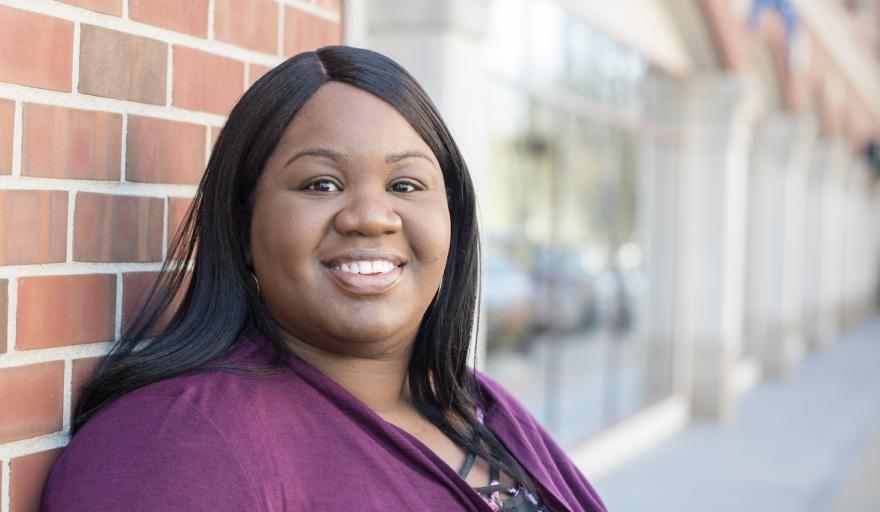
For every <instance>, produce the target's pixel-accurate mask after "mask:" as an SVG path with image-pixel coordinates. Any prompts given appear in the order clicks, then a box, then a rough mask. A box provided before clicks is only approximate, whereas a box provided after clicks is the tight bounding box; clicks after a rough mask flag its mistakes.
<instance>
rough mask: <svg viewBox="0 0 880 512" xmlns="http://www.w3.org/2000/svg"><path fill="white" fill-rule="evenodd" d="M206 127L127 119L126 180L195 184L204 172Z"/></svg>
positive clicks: (158, 120) (173, 122)
mask: <svg viewBox="0 0 880 512" xmlns="http://www.w3.org/2000/svg"><path fill="white" fill-rule="evenodd" d="M205 136H206V135H205V127H204V126H202V125H198V124H191V123H182V122H179V121H168V120H165V119H157V118H154V117H142V116H135V115H132V116H129V118H128V144H127V148H128V149H127V154H126V161H125V179H126V180H128V181H140V182H151V183H182V184H196V183H198V182H199V179H200V178H201V177H202V173H203V172H204V170H205Z"/></svg>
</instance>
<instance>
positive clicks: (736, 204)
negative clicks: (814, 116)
mask: <svg viewBox="0 0 880 512" xmlns="http://www.w3.org/2000/svg"><path fill="white" fill-rule="evenodd" d="M748 92H749V89H748V87H747V84H746V82H745V81H743V80H742V79H740V78H738V77H736V76H733V75H719V76H713V77H705V78H700V79H698V80H696V81H695V82H694V83H692V84H691V85H690V87H689V89H688V91H687V96H686V98H685V105H684V107H685V109H684V110H685V112H684V119H683V134H682V135H683V138H684V140H683V145H682V146H683V147H682V151H683V153H682V166H681V180H680V186H679V197H680V203H679V204H680V219H679V226H680V229H679V234H678V235H679V240H680V246H679V254H680V258H679V265H678V274H679V279H680V280H679V286H678V289H679V290H680V293H679V294H678V295H679V300H680V303H679V308H678V309H679V313H680V316H679V325H678V329H677V330H678V332H679V336H678V338H679V339H680V340H682V341H683V342H684V343H682V344H681V345H680V346H681V347H684V349H685V350H686V352H685V354H683V355H682V359H684V360H683V361H681V360H680V361H679V364H680V365H681V368H682V369H683V370H684V371H685V372H687V373H686V375H685V378H686V379H688V380H687V381H686V382H685V383H686V389H685V390H684V391H685V392H687V393H688V394H689V396H690V397H691V405H692V412H693V413H694V415H696V416H703V417H711V418H717V419H729V418H732V417H733V416H734V414H735V389H734V366H735V365H736V363H737V360H738V358H739V353H740V350H741V344H742V325H743V293H744V287H743V282H744V271H745V254H744V244H745V227H746V204H747V192H748V181H747V179H748V172H747V171H748V154H749V146H750V143H751V124H752V117H753V114H752V110H753V106H752V104H751V102H750V101H749V99H750V98H751V97H752V96H751V95H750V94H748Z"/></svg>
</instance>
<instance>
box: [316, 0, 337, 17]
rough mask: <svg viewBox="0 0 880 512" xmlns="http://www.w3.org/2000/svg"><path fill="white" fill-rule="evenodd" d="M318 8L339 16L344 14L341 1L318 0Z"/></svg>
mask: <svg viewBox="0 0 880 512" xmlns="http://www.w3.org/2000/svg"><path fill="white" fill-rule="evenodd" d="M318 7H320V8H321V9H327V10H328V11H333V12H335V13H337V14H338V13H341V12H342V2H340V0H318Z"/></svg>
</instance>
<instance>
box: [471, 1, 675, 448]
mask: <svg viewBox="0 0 880 512" xmlns="http://www.w3.org/2000/svg"><path fill="white" fill-rule="evenodd" d="M502 6H503V8H502ZM510 6H512V7H510ZM510 11H515V12H514V13H511V12H510ZM489 12H490V20H489V25H490V27H494V28H490V37H489V41H488V42H487V51H486V53H485V56H486V58H487V66H489V68H490V69H491V70H493V71H492V73H493V77H494V78H493V80H492V83H491V84H490V86H489V94H488V98H489V112H490V122H489V126H490V133H489V139H490V142H489V146H490V150H489V162H488V163H489V167H488V170H487V179H485V180H483V183H484V184H488V186H484V187H483V188H482V189H481V190H479V191H478V194H479V196H480V197H479V199H480V204H481V212H482V216H483V229H484V232H485V240H486V248H485V259H484V265H485V266H484V283H483V293H484V297H483V313H484V315H485V321H486V325H485V329H486V331H485V332H486V341H487V356H488V357H487V365H486V366H487V367H486V370H487V372H488V373H489V374H490V375H492V376H493V377H494V378H496V379H498V380H499V381H500V382H502V383H503V384H505V385H506V386H507V387H508V388H509V389H510V390H511V391H512V392H513V393H514V394H515V395H516V396H517V397H518V398H519V399H520V400H522V401H523V403H524V404H525V405H526V406H527V407H528V408H529V409H530V410H531V411H532V412H533V413H534V414H535V416H536V417H537V418H538V420H539V421H540V422H541V423H542V424H543V425H544V426H545V427H546V428H548V430H550V432H551V433H552V434H553V435H554V436H555V437H556V438H557V439H559V440H560V442H561V444H562V445H563V446H572V445H574V444H576V443H577V442H579V441H581V440H583V439H584V438H585V437H587V436H589V435H591V434H593V433H595V432H597V431H599V430H601V429H602V428H605V427H607V426H608V425H610V424H612V423H614V422H616V421H618V420H619V419H621V418H623V417H625V416H627V415H630V414H632V413H634V412H636V411H638V410H639V409H641V408H643V407H645V406H646V405H647V404H648V403H650V402H651V401H654V400H657V399H660V398H662V397H664V396H667V395H668V394H669V393H670V392H671V390H672V371H671V369H672V353H673V349H672V341H671V340H672V336H671V326H672V323H671V321H669V318H671V317H672V315H671V313H670V311H669V307H670V305H669V303H668V301H666V302H664V301H663V297H662V295H661V293H662V291H663V290H664V289H665V290H668V289H669V288H668V286H670V284H671V283H672V282H673V280H672V279H673V278H672V274H673V273H674V267H673V266H672V264H671V261H673V258H672V257H671V253H670V251H674V246H673V245H672V244H671V242H670V241H671V240H673V239H674V238H673V237H670V236H669V233H668V230H669V229H671V227H668V226H666V224H668V225H669V226H671V225H672V224H674V223H673V222H671V221H672V220H673V219H674V204H675V201H674V197H673V195H674V177H675V158H674V155H675V154H676V152H677V150H676V147H675V144H676V141H677V138H676V136H675V134H676V133H677V132H676V130H677V127H676V123H677V122H678V117H677V112H678V98H677V92H678V84H677V82H676V81H675V80H674V79H672V78H670V77H668V76H666V75H664V74H663V73H662V72H660V71H658V70H656V69H654V68H652V67H651V66H650V65H648V64H647V63H646V62H645V60H644V59H643V58H642V57H641V56H639V55H637V54H635V53H633V52H631V51H629V50H627V49H625V48H623V47H621V46H620V45H618V44H617V43H616V42H614V41H613V40H611V39H609V38H608V37H606V36H604V35H602V34H601V33H599V32H597V31H595V30H594V29H592V28H589V27H588V26H586V25H585V24H583V23H581V22H579V21H578V20H577V19H576V18H573V17H571V16H570V15H569V14H568V13H566V11H565V10H564V9H563V8H562V7H560V6H559V5H557V4H556V3H555V2H553V1H551V0H531V1H528V0H517V1H515V2H508V0H494V1H493V2H492V3H491V8H490V11H489ZM514 27H519V30H523V29H525V30H527V32H526V33H527V34H528V36H527V37H526V38H519V40H522V39H525V40H527V41H528V44H527V45H525V46H517V45H518V44H521V43H515V44H514V43H513V42H512V41H513V39H516V38H515V37H513V35H512V34H513V33H515V32H516V29H515V28H514ZM504 34H507V35H506V36H505V35H504ZM504 37H508V38H510V41H509V42H510V44H509V45H507V46H503V45H501V43H500V41H501V40H502V39H503V38H504ZM502 47H503V48H505V51H506V54H505V56H504V62H503V63H501V64H499V62H498V61H497V60H495V61H493V62H490V61H492V60H493V59H497V58H498V55H499V48H502ZM511 53H513V54H511ZM514 54H515V55H514ZM512 63H516V64H515V65H514V64H512ZM523 70H528V72H527V73H522V71H523ZM547 86H552V87H547ZM549 91H554V92H553V93H551V92H549ZM560 91H561V92H562V93H561V94H556V93H559V92H560ZM664 237H665V238H664ZM664 286H665V287H667V288H664ZM664 316H665V317H666V318H665V319H664Z"/></svg>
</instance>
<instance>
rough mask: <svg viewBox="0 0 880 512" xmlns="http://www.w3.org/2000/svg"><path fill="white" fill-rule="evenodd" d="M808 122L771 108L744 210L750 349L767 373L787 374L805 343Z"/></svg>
mask: <svg viewBox="0 0 880 512" xmlns="http://www.w3.org/2000/svg"><path fill="white" fill-rule="evenodd" d="M813 133H814V129H813V126H812V124H810V123H809V122H807V121H806V120H805V119H802V118H798V117H794V116H790V115H787V114H773V115H771V116H769V117H768V118H767V119H765V120H763V121H762V122H761V123H760V124H759V126H758V129H757V131H756V143H755V150H754V154H753V165H752V169H751V178H752V182H751V183H752V185H751V187H750V190H751V192H752V200H751V204H750V209H749V231H750V235H749V272H748V274H749V276H748V282H749V286H748V290H749V291H748V300H747V303H748V309H747V320H746V321H747V324H748V328H747V329H748V331H747V332H748V335H749V344H750V347H749V352H750V353H752V354H753V355H754V356H756V357H758V358H759V359H760V362H761V365H762V368H763V370H764V372H765V373H766V374H768V375H784V374H786V373H788V372H789V371H790V370H791V369H792V368H793V367H794V366H795V364H796V363H797V361H798V360H799V359H800V358H801V355H802V353H803V350H804V336H803V321H804V299H803V297H804V292H803V276H804V270H803V268H804V255H803V252H804V247H803V246H804V234H805V233H804V228H803V215H804V190H805V181H806V169H807V162H808V160H809V158H808V157H809V149H810V142H811V140H812V137H813Z"/></svg>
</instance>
